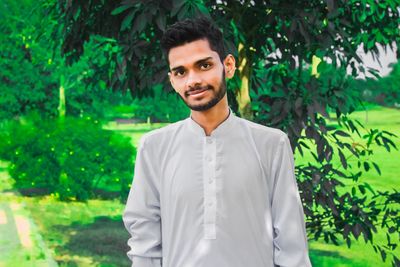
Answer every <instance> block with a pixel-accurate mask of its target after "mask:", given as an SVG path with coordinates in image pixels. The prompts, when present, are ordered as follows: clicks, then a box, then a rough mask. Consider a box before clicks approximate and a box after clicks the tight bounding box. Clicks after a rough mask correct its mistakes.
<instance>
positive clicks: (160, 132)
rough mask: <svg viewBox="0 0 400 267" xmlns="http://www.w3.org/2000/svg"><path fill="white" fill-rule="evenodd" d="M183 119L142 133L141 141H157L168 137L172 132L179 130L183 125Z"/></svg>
mask: <svg viewBox="0 0 400 267" xmlns="http://www.w3.org/2000/svg"><path fill="white" fill-rule="evenodd" d="M185 121H186V119H184V120H181V121H177V122H174V123H171V124H168V125H166V126H163V127H161V128H158V129H154V130H151V131H149V132H147V133H145V134H143V135H142V137H141V142H142V143H143V142H146V143H158V142H160V141H162V140H164V139H165V138H168V137H170V136H171V134H173V132H175V131H177V130H179V129H180V128H181V127H182V126H183V124H184V123H185Z"/></svg>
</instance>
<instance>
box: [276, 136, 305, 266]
mask: <svg viewBox="0 0 400 267" xmlns="http://www.w3.org/2000/svg"><path fill="white" fill-rule="evenodd" d="M272 176H273V178H274V184H273V192H272V203H271V205H272V220H273V227H274V240H273V243H274V264H275V265H276V266H282V267H283V266H285V267H303V266H304V267H305V266H307V267H308V266H311V263H310V259H309V256H308V245H307V235H306V231H305V223H304V212H303V207H302V204H301V200H300V196H299V192H298V188H297V183H296V178H295V175H294V159H293V152H292V149H291V147H290V143H289V139H288V137H287V135H286V134H282V136H281V137H280V140H279V143H278V148H277V150H276V153H275V159H274V161H273V169H272Z"/></svg>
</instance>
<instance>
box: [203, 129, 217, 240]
mask: <svg viewBox="0 0 400 267" xmlns="http://www.w3.org/2000/svg"><path fill="white" fill-rule="evenodd" d="M203 151H204V160H203V184H204V238H205V239H215V238H216V213H217V210H216V208H217V198H216V185H215V184H216V183H215V166H216V142H215V140H213V138H212V137H210V136H207V137H205V142H204V150H203Z"/></svg>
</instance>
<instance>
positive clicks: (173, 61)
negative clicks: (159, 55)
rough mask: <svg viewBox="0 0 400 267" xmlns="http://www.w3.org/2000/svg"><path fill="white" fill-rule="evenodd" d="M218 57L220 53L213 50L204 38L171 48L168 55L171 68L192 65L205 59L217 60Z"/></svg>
mask: <svg viewBox="0 0 400 267" xmlns="http://www.w3.org/2000/svg"><path fill="white" fill-rule="evenodd" d="M218 57H219V55H218V53H217V52H215V51H213V50H211V48H210V45H209V44H208V41H207V40H203V39H201V40H197V41H193V42H190V43H185V44H183V45H181V46H177V47H174V48H171V50H170V51H169V55H168V58H169V65H170V68H171V69H172V68H176V67H179V66H191V65H193V64H195V63H196V62H198V61H200V60H203V59H210V60H215V59H218Z"/></svg>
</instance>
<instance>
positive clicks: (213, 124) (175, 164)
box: [123, 18, 311, 267]
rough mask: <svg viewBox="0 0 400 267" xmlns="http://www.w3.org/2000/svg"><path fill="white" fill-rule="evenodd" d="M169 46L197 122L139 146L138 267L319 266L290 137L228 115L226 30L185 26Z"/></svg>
mask: <svg viewBox="0 0 400 267" xmlns="http://www.w3.org/2000/svg"><path fill="white" fill-rule="evenodd" d="M162 47H163V49H164V52H165V55H166V57H167V59H168V63H169V66H170V72H169V75H170V82H171V84H172V86H173V88H174V89H175V91H176V92H177V93H178V94H179V95H180V97H181V98H182V100H183V101H184V102H185V103H186V104H187V106H188V107H189V108H190V109H191V116H190V118H187V119H186V120H183V121H180V122H177V123H173V124H170V125H169V126H167V127H164V128H161V129H158V130H155V131H152V132H150V133H148V134H146V135H144V136H143V137H142V139H141V142H140V145H139V149H138V154H137V158H136V166H135V174H134V181H133V184H132V189H131V192H130V194H129V198H128V201H127V205H126V209H125V213H124V217H123V219H124V223H125V226H126V228H127V229H128V231H129V232H130V234H131V235H132V237H131V238H130V239H129V241H128V244H129V245H130V247H131V250H130V251H129V252H128V256H129V257H130V259H131V260H132V266H134V267H156V266H157V267H159V266H164V267H270V266H271V267H272V266H293V267H299V266H311V264H310V261H309V258H308V249H307V238H306V233H305V226H304V215H303V209H302V205H301V201H300V198H299V194H298V190H297V185H296V181H295V177H294V168H293V154H292V151H291V148H290V145H289V141H288V138H287V136H286V135H285V134H284V133H283V132H281V131H280V130H277V129H272V128H268V127H265V126H262V125H259V124H255V123H253V122H250V121H247V120H244V119H241V118H239V117H237V116H235V115H234V114H233V113H232V111H231V110H230V108H229V106H228V100H227V95H226V81H225V78H228V79H229V78H232V76H233V75H234V72H235V59H234V57H233V56H232V55H226V53H225V49H224V46H223V37H222V33H221V32H220V31H219V29H218V28H216V27H215V26H214V25H213V24H212V23H211V22H210V21H208V20H207V19H204V18H200V19H194V20H185V21H181V22H178V23H175V24H174V25H172V26H171V27H170V28H169V29H168V30H167V31H166V32H165V34H164V37H163V39H162Z"/></svg>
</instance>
